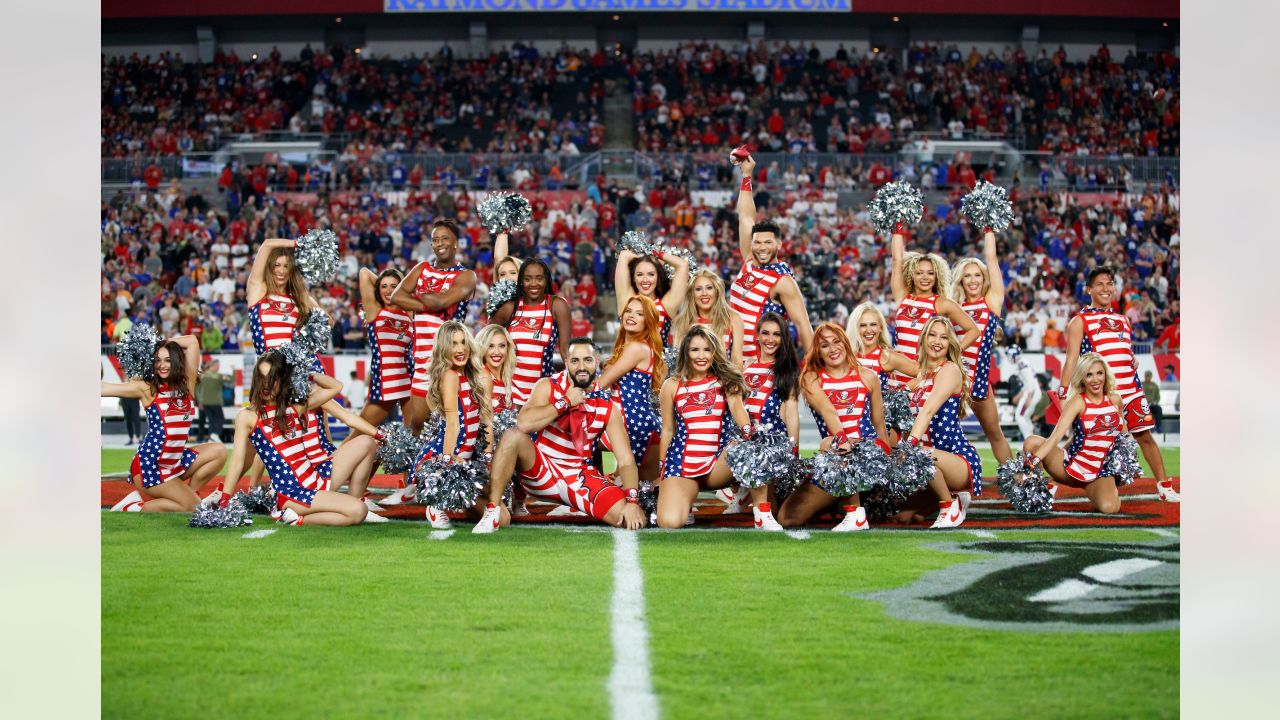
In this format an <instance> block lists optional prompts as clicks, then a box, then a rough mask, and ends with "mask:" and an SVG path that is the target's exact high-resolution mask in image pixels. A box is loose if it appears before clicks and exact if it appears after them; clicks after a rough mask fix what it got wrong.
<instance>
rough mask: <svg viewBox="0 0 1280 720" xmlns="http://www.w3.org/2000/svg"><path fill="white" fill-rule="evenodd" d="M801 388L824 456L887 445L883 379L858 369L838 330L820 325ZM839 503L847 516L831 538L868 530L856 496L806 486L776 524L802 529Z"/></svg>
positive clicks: (787, 504)
mask: <svg viewBox="0 0 1280 720" xmlns="http://www.w3.org/2000/svg"><path fill="white" fill-rule="evenodd" d="M800 387H801V389H802V390H803V391H804V398H805V401H806V402H808V403H809V408H810V409H811V410H812V411H813V417H814V420H815V421H817V424H818V434H819V435H820V436H821V437H822V442H821V444H820V445H819V449H820V450H827V451H833V452H847V451H848V450H850V449H852V446H853V443H856V442H858V441H860V440H864V439H868V440H874V439H878V440H880V441H881V442H882V443H883V441H884V438H885V436H886V434H885V429H884V406H883V405H882V403H881V399H880V379H879V378H878V377H876V374H875V373H874V372H872V371H870V370H868V369H867V368H865V367H862V366H861V365H859V364H858V362H857V360H856V359H855V358H854V355H853V346H852V345H851V344H850V343H849V337H848V336H847V335H845V333H844V330H842V329H841V328H840V326H839V325H836V324H835V323H829V322H828V323H822V324H821V325H819V326H818V328H817V330H815V331H814V339H813V346H812V347H810V348H809V353H808V354H807V355H806V356H805V359H804V367H803V369H802V370H801V372H800ZM882 447H888V446H887V445H882ZM837 500H838V501H839V502H840V506H841V508H842V509H843V510H844V514H845V515H844V518H843V519H842V520H841V521H840V522H839V523H838V524H837V525H836V526H835V527H834V528H832V532H856V531H860V530H866V529H868V528H869V527H870V523H868V522H867V511H866V508H864V507H862V505H861V502H860V498H859V497H858V494H857V493H854V494H853V495H849V496H847V497H841V498H837V497H836V496H834V495H832V494H831V493H830V492H828V491H827V489H826V488H824V487H821V486H819V485H818V484H816V483H813V482H806V483H804V484H802V485H801V486H800V487H799V488H797V489H796V491H795V492H794V493H792V494H791V496H790V497H788V498H787V500H786V502H784V503H783V504H782V507H781V508H780V509H779V512H778V521H779V522H780V523H782V525H783V526H784V527H794V526H797V525H803V524H805V523H806V522H808V521H809V520H810V519H811V518H812V517H814V516H815V515H817V514H818V513H820V512H822V511H823V510H825V509H826V508H828V507H830V506H831V505H832V504H833V503H835V502H836V501H837Z"/></svg>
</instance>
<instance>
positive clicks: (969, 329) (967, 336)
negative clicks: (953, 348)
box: [937, 297, 978, 350]
mask: <svg viewBox="0 0 1280 720" xmlns="http://www.w3.org/2000/svg"><path fill="white" fill-rule="evenodd" d="M937 307H938V314H940V315H945V316H946V318H947V319H948V320H950V321H951V323H952V324H953V325H959V326H960V327H961V328H963V329H964V335H962V336H961V337H960V349H961V350H964V349H966V348H968V347H969V346H970V345H972V344H974V343H976V342H978V324H977V323H975V322H974V321H973V318H971V317H969V313H967V312H965V311H964V308H962V307H960V305H958V304H957V303H956V302H955V301H954V300H948V299H946V298H944V297H939V298H938V306H937Z"/></svg>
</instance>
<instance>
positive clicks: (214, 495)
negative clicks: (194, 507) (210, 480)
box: [200, 488, 222, 507]
mask: <svg viewBox="0 0 1280 720" xmlns="http://www.w3.org/2000/svg"><path fill="white" fill-rule="evenodd" d="M220 500H222V488H214V490H213V492H211V493H209V495H208V496H206V497H205V498H204V499H203V500H201V501H200V504H201V505H202V506H205V507H208V506H210V505H217V504H218V501H220Z"/></svg>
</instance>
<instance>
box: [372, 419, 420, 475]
mask: <svg viewBox="0 0 1280 720" xmlns="http://www.w3.org/2000/svg"><path fill="white" fill-rule="evenodd" d="M378 429H379V430H381V431H382V434H383V435H384V436H385V438H386V442H385V443H383V445H382V446H381V447H379V448H378V459H379V460H381V461H382V469H383V470H385V471H386V472H389V473H392V474H399V473H402V472H408V471H409V468H411V467H413V461H414V460H415V459H416V458H417V457H418V453H419V452H421V451H422V439H421V438H419V437H418V436H416V435H414V434H413V431H412V430H410V429H409V428H407V427H405V426H404V425H403V424H401V423H398V422H388V423H383V424H382V426H381V427H379V428H378Z"/></svg>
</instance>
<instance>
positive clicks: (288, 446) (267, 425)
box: [257, 405, 329, 492]
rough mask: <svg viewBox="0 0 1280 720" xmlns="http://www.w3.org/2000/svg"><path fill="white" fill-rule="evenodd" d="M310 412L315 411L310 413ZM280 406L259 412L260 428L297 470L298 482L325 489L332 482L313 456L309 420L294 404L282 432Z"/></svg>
mask: <svg viewBox="0 0 1280 720" xmlns="http://www.w3.org/2000/svg"><path fill="white" fill-rule="evenodd" d="M307 415H308V416H310V415H311V413H307ZM275 416H276V409H275V408H274V407H272V406H267V407H266V408H264V409H263V412H262V414H261V415H259V416H258V423H257V429H258V430H259V431H261V432H262V434H263V436H264V437H266V438H267V440H268V441H269V442H270V443H271V446H272V447H273V448H275V449H276V452H278V453H280V457H281V458H283V459H284V461H285V463H286V464H287V465H288V466H289V469H290V470H292V471H293V474H294V477H296V478H297V480H298V484H299V485H301V486H302V487H303V488H305V489H307V490H315V491H317V492H318V491H321V490H325V489H327V488H328V486H329V481H328V480H327V479H326V478H324V477H322V476H321V475H320V471H319V469H318V467H317V466H318V465H319V463H317V462H315V461H314V460H313V457H314V456H313V450H312V448H311V447H310V446H309V444H308V432H307V424H308V421H307V420H306V419H305V418H299V417H298V411H297V410H295V409H294V408H293V406H292V405H290V406H289V407H286V408H285V409H284V417H285V427H286V428H287V431H286V432H285V433H281V432H279V431H278V430H277V429H276V422H275Z"/></svg>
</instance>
